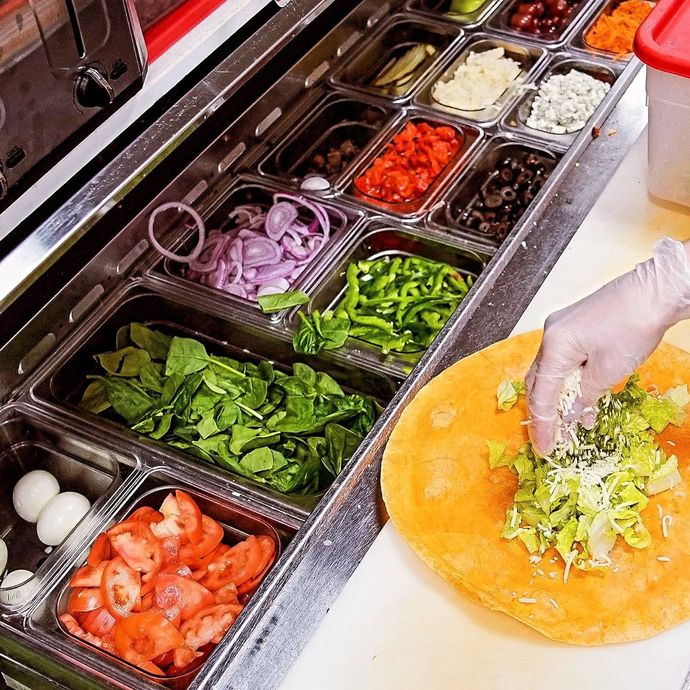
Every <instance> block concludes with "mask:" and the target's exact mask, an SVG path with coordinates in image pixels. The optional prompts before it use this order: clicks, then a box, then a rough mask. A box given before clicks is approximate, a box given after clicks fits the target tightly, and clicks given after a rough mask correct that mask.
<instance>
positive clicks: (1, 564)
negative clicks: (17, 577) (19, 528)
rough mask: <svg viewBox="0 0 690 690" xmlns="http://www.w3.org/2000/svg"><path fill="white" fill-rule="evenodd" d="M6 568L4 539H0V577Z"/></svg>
mask: <svg viewBox="0 0 690 690" xmlns="http://www.w3.org/2000/svg"><path fill="white" fill-rule="evenodd" d="M6 567H7V544H5V540H4V539H0V577H2V574H3V573H4V572H5V568H6Z"/></svg>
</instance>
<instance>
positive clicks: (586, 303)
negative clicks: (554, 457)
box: [526, 238, 690, 455]
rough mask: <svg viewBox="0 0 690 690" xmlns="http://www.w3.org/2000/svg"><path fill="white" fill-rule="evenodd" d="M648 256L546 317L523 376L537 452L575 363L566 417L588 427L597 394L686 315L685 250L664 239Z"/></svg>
mask: <svg viewBox="0 0 690 690" xmlns="http://www.w3.org/2000/svg"><path fill="white" fill-rule="evenodd" d="M688 251H690V249H689V250H688ZM653 256H654V258H653V259H650V260H649V261H645V262H644V263H641V264H638V265H637V266H636V268H635V270H633V271H631V272H630V273H626V274H625V275H622V276H620V277H619V278H616V279H615V280H614V281H612V282H610V283H608V284H607V285H604V287H602V288H601V289H599V290H597V291H596V292H595V293H593V294H591V295H589V297H585V298H584V299H583V300H580V301H579V302H576V303H575V304H573V305H571V306H569V307H566V308H565V309H561V310H560V311H557V312H555V313H554V314H552V315H551V316H549V318H548V319H547V320H546V324H545V326H544V337H543V340H542V344H541V348H540V349H539V354H538V355H537V358H536V359H535V361H534V363H533V364H532V367H531V368H530V370H529V373H528V374H527V379H526V384H527V398H528V404H529V410H530V415H531V418H532V424H531V425H530V426H529V431H530V438H531V440H532V443H533V445H534V447H535V450H536V451H537V452H538V453H541V454H542V455H548V454H550V453H551V452H552V451H553V448H554V443H555V440H554V436H555V433H556V425H557V424H558V422H559V417H558V413H557V410H556V406H557V403H558V399H559V396H560V393H561V387H562V384H563V380H564V378H565V377H566V376H567V375H568V374H570V373H572V372H573V371H575V370H576V369H577V368H578V367H582V371H581V373H582V391H581V395H580V397H579V398H578V400H577V401H576V402H575V405H574V406H573V409H572V413H571V415H569V420H568V421H570V419H574V420H580V421H581V422H582V423H583V424H584V425H585V426H587V427H588V428H591V426H592V425H593V424H594V421H595V419H596V410H595V407H594V406H595V405H596V403H597V401H598V400H599V398H600V397H601V396H602V395H604V394H605V393H606V392H607V391H608V390H610V389H611V388H612V387H613V386H614V385H616V384H617V383H619V382H620V381H622V380H623V379H624V378H625V377H626V376H628V375H630V374H632V373H633V371H634V370H635V369H637V367H638V366H640V364H642V363H643V362H644V361H645V360H646V359H647V357H649V355H650V354H651V353H652V352H653V351H654V349H655V348H656V347H657V345H658V344H659V342H660V341H661V338H662V337H663V335H664V333H665V332H666V330H667V329H668V328H669V327H670V326H672V325H673V324H675V323H677V322H678V321H680V320H682V319H684V318H688V317H690V262H689V261H688V255H687V254H686V248H685V247H684V246H683V244H681V243H680V242H676V241H675V240H671V239H668V238H666V239H663V240H659V241H658V242H656V243H655V245H654V253H653ZM583 413H584V414H583Z"/></svg>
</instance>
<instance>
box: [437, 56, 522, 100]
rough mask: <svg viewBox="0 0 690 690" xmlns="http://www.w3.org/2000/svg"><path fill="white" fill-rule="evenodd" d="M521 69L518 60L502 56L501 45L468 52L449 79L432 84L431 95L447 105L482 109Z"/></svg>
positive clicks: (500, 93)
mask: <svg viewBox="0 0 690 690" xmlns="http://www.w3.org/2000/svg"><path fill="white" fill-rule="evenodd" d="M521 71H522V67H521V66H520V64H519V63H517V62H515V60H513V59H511V58H507V57H505V50H504V49H503V48H493V49H491V50H486V51H484V52H481V53H474V52H470V54H469V56H468V57H467V59H466V60H465V62H463V63H462V64H461V65H459V66H458V68H457V69H456V70H455V72H454V73H453V77H452V78H451V79H449V80H448V81H445V82H444V81H442V80H439V81H437V82H436V83H435V84H434V87H433V89H432V90H431V95H432V96H433V97H434V99H435V100H436V101H438V102H439V103H441V104H442V105H447V106H448V107H450V108H458V109H459V110H482V109H483V108H487V107H489V106H490V105H493V104H494V103H495V102H496V101H497V100H498V99H499V98H500V97H501V95H502V94H503V92H504V91H505V90H506V89H507V88H508V86H509V85H510V83H511V82H513V81H514V80H515V79H517V77H518V76H519V75H520V72H521Z"/></svg>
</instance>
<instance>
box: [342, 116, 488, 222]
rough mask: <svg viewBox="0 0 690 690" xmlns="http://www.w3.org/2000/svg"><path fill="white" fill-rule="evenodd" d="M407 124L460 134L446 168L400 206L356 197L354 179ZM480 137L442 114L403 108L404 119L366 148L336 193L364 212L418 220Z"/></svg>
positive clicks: (463, 124)
mask: <svg viewBox="0 0 690 690" xmlns="http://www.w3.org/2000/svg"><path fill="white" fill-rule="evenodd" d="M409 122H412V123H414V124H420V123H422V122H425V123H427V124H429V125H431V126H434V127H438V126H448V127H452V128H453V129H454V130H455V131H456V133H460V138H461V144H460V148H459V149H458V151H457V153H456V154H455V155H454V156H453V158H452V159H451V161H450V162H449V163H448V165H446V167H445V168H444V169H443V170H442V171H441V172H440V173H439V174H438V176H437V177H436V178H434V180H433V181H432V182H431V184H430V185H429V186H428V187H427V188H426V190H425V191H424V192H422V193H421V194H419V195H418V196H416V197H415V198H413V199H411V200H409V201H404V202H400V203H394V202H385V201H377V200H376V199H375V198H374V197H369V196H367V195H365V194H364V193H360V194H358V193H357V190H356V188H355V180H356V179H357V178H358V177H359V176H360V175H362V174H364V173H365V172H366V171H367V170H368V169H369V167H370V166H371V165H372V163H373V162H374V160H375V159H376V158H377V157H378V156H380V155H381V154H382V153H383V150H384V148H385V145H387V142H390V141H391V140H392V139H393V138H394V137H395V136H397V135H398V134H400V133H401V132H402V131H403V129H404V127H405V126H406V125H407V124H408V123H409ZM483 136H484V132H483V131H482V130H481V129H479V128H477V127H476V126H473V125H470V124H465V123H462V122H456V121H454V120H452V119H451V118H449V117H448V116H445V115H443V114H442V113H434V114H433V115H427V114H426V113H422V112H418V111H416V110H415V109H414V108H409V109H406V111H405V117H404V119H402V120H399V121H397V123H396V124H395V126H394V127H393V128H392V129H389V130H388V131H387V132H386V137H384V138H381V139H379V140H378V141H377V147H376V148H372V149H370V150H369V153H368V155H367V156H366V157H362V158H360V159H359V161H358V163H357V165H356V166H354V167H353V168H352V169H351V170H350V173H349V174H348V175H347V176H346V177H345V178H344V179H343V180H342V181H341V184H340V188H339V189H338V191H339V192H340V193H341V194H342V196H343V198H346V199H347V200H348V201H349V202H350V203H351V204H354V205H355V206H359V207H362V206H363V207H365V208H368V209H373V210H374V212H378V213H380V214H385V215H387V216H392V217H395V218H398V219H403V220H405V221H409V222H413V221H415V220H419V219H420V218H421V217H422V216H423V215H424V214H425V213H426V211H427V210H428V208H429V206H431V205H432V204H433V203H434V201H435V200H436V198H437V197H438V195H439V194H440V193H441V192H442V190H443V185H444V184H445V183H446V180H447V179H448V178H449V177H451V176H452V175H454V174H455V173H457V171H458V170H459V169H461V168H462V167H463V166H464V165H465V163H466V161H467V159H468V158H469V157H470V156H471V155H472V152H473V151H474V149H475V148H476V147H477V146H478V144H479V142H480V141H481V140H482V138H483Z"/></svg>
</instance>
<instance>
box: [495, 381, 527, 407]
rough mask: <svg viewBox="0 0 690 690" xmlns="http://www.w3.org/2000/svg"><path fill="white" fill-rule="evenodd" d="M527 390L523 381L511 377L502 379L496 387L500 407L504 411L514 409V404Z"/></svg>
mask: <svg viewBox="0 0 690 690" xmlns="http://www.w3.org/2000/svg"><path fill="white" fill-rule="evenodd" d="M525 390H526V389H525V384H524V382H523V381H511V380H510V379H506V380H505V381H501V383H499V384H498V388H497V389H496V399H497V401H498V409H499V410H503V411H504V412H507V411H508V410H510V409H512V407H513V405H515V403H516V402H517V401H518V396H519V395H524V393H525Z"/></svg>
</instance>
